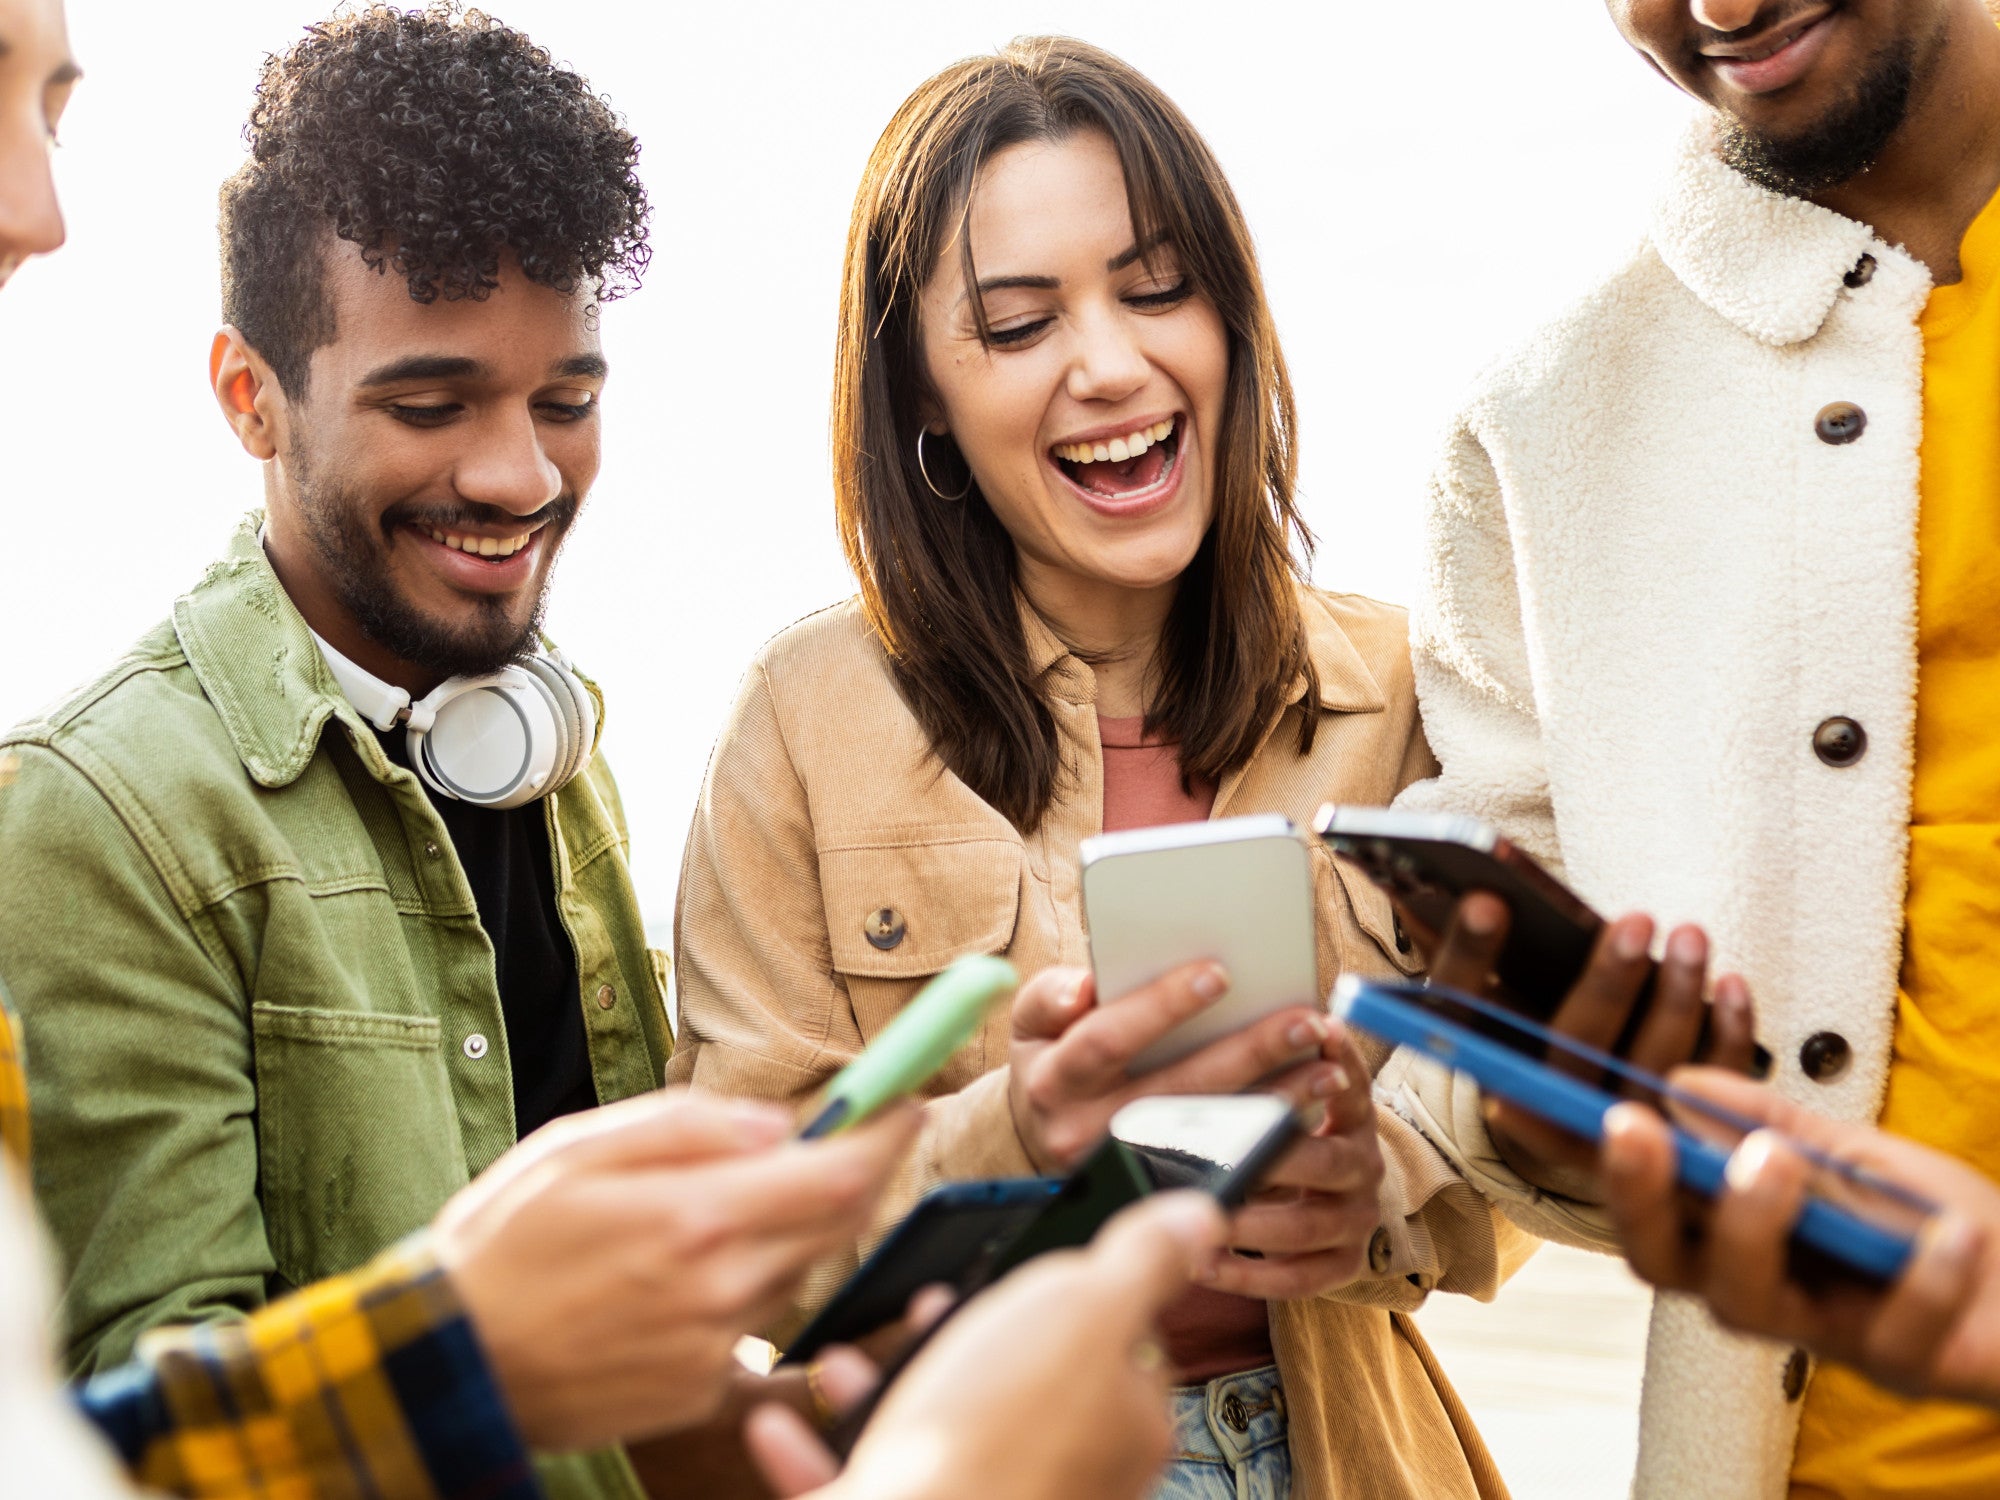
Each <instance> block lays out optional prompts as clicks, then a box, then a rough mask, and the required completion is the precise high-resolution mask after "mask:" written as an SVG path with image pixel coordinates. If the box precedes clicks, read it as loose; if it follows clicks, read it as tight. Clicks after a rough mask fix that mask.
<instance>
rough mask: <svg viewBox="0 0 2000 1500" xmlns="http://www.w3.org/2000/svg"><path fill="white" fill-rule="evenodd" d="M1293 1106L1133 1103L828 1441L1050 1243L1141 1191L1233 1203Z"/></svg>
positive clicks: (842, 1437) (1198, 1098) (1079, 1237)
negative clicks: (974, 1304) (1182, 1192)
mask: <svg viewBox="0 0 2000 1500" xmlns="http://www.w3.org/2000/svg"><path fill="white" fill-rule="evenodd" d="M1302 1125H1303V1122H1302V1121H1301V1120H1300V1118H1299V1115H1298V1112H1297V1111H1296V1110H1294V1109H1293V1108H1292V1106H1291V1103H1290V1101H1289V1100H1286V1099H1284V1098H1282V1097H1280V1096H1279V1095H1276V1094H1233V1095H1182V1096H1177V1097H1176V1096H1160V1097H1156V1098H1147V1099H1139V1100H1135V1101H1134V1102H1133V1103H1131V1104H1128V1105H1126V1106H1125V1107H1124V1108H1123V1109H1121V1110H1119V1111H1118V1113H1117V1114H1116V1115H1114V1116H1113V1117H1112V1121H1111V1133H1110V1134H1109V1135H1107V1136H1106V1137H1105V1138H1104V1140H1103V1141H1102V1142H1101V1143H1099V1145H1098V1147H1097V1149H1096V1150H1094V1151H1093V1152H1091V1154H1090V1155H1089V1156H1088V1157H1086V1158H1085V1159H1084V1161H1083V1163H1082V1165H1081V1166H1079V1167H1078V1168H1077V1169H1076V1171H1074V1172H1073V1173H1071V1174H1070V1176H1069V1177H1068V1178H1067V1179H1066V1180H1065V1181H1064V1182H1063V1185H1062V1188H1061V1190H1060V1191H1059V1192H1058V1193H1056V1195H1055V1196H1054V1198H1052V1199H1051V1200H1050V1201H1049V1203H1048V1204H1047V1206H1045V1207H1044V1208H1043V1209H1042V1211H1041V1212H1040V1213H1039V1214H1037V1215H1036V1216H1035V1218H1034V1219H1033V1220H1032V1221H1030V1222H1029V1224H1028V1225H1027V1226H1026V1227H1025V1228H1023V1229H1022V1230H1021V1232H1020V1233H1019V1234H1018V1235H1017V1236H1016V1237H1015V1238H1014V1240H1013V1242H1012V1243H1010V1244H1009V1245H1007V1246H1005V1247H1004V1248H1002V1249H1001V1250H1000V1251H999V1252H998V1253H997V1254H996V1255H994V1256H993V1257H992V1259H991V1260H990V1261H989V1262H988V1263H987V1265H986V1267H985V1269H984V1271H983V1272H982V1273H981V1275H980V1276H979V1278H978V1279H977V1280H976V1281H975V1282H973V1283H972V1284H969V1285H968V1286H966V1287H965V1289H964V1291H963V1294H962V1295H961V1296H960V1298H959V1300H958V1301H957V1302H955V1303H954V1304H953V1305H952V1307H951V1309H950V1310H949V1311H947V1312H946V1313H945V1314H944V1316H943V1317H941V1318H939V1319H938V1320H937V1322H935V1323H933V1324H932V1325H931V1326H930V1327H929V1328H927V1329H925V1330H924V1332H923V1333H922V1334H920V1335H919V1336H918V1337H917V1338H916V1339H914V1340H912V1341H911V1343H910V1344H909V1345H908V1346H907V1347H906V1348H905V1349H904V1350H903V1351H902V1352H901V1353H900V1354H898V1355H897V1356H896V1357H895V1358H894V1359H892V1360H891V1361H889V1363H888V1364H887V1365H885V1366H884V1367H883V1370H882V1378H881V1380H880V1381H879V1382H878V1383H877V1384H876V1386H875V1389H874V1390H873V1391H871V1392H870V1393H869V1395H868V1397H867V1398H866V1399H865V1400H864V1401H862V1402H861V1404H860V1405H859V1406H857V1407H856V1408H855V1409H854V1410H853V1411H851V1412H849V1413H848V1415H847V1416H846V1417H844V1418H842V1419H841V1421H840V1422H838V1423H837V1424H835V1426H834V1428H833V1430H832V1431H831V1432H829V1433H828V1434H827V1445H828V1446H829V1447H830V1448H832V1449H833V1451H834V1452H835V1453H836V1454H838V1455H839V1456H840V1457H842V1458H845V1457H846V1456H847V1454H848V1453H849V1452H850V1451H852V1449H853V1447H854V1444H855V1443H856V1442H857V1441H859V1440H860V1437H861V1432H862V1429H863V1428H865V1427H866V1426H867V1425H868V1419H869V1417H870V1416H872V1415H873V1414H874V1411H875V1407H876V1405H877V1404H878V1403H879V1402H880V1401H881V1399H882V1396H883V1394H884V1393H885V1392H887V1390H888V1389H889V1387H890V1385H892V1384H893V1383H894V1382H895V1380H896V1377H897V1376H899V1375H901V1374H902V1373H903V1371H904V1370H905V1369H906V1368H907V1367H908V1366H909V1364H910V1362H911V1361H912V1360H913V1359H915V1358H916V1357H917V1355H918V1354H919V1353H921V1352H922V1350H923V1348H924V1346H925V1345H926V1344H927V1343H929V1342H930V1340H931V1339H932V1338H934V1337H935V1336H936V1335H937V1332H938V1330H939V1329H941V1328H943V1327H944V1325H945V1324H946V1323H948V1322H950V1321H951V1318H952V1315H953V1314H954V1313H956V1312H957V1311H958V1310H959V1309H960V1308H962V1307H964V1306H965V1305H966V1304H967V1303H968V1302H970V1301H971V1300H972V1298H973V1297H974V1296H976V1295H977V1294H978V1293H979V1292H980V1291H982V1290H983V1289H984V1288H986V1287H988V1286H990V1285H992V1284H993V1283H994V1282H996V1281H998V1280H999V1279H1000V1278H1001V1277H1003V1276H1005V1275H1006V1274H1007V1273H1008V1272H1009V1271H1011V1270H1013V1269H1014V1268H1015V1267H1017V1266H1019V1265H1021V1264H1023V1263H1024V1262H1026V1261H1029V1260H1032V1259H1034V1257H1036V1256H1037V1255H1042V1254H1045V1253H1046V1252H1048V1251H1050V1250H1068V1249H1073V1248H1075V1247H1077V1246H1079V1245H1087V1244H1089V1243H1090V1240H1091V1238H1092V1237H1093V1236H1094V1235H1095V1234H1096V1233H1097V1231H1098V1230H1099V1229H1100V1228H1102V1227H1103V1225H1104V1222H1105V1220H1107V1219H1109V1218H1110V1217H1111V1216H1112V1215H1113V1214H1115V1213H1117V1212H1118V1211H1119V1210H1120V1209H1121V1208H1125V1207H1126V1206H1128V1205H1129V1204H1132V1203H1136V1202H1137V1201H1138V1200H1139V1199H1141V1198H1143V1197H1145V1196H1146V1195H1147V1194H1148V1193H1151V1192H1154V1191H1159V1190H1165V1189H1168V1188H1178V1187H1188V1188H1195V1189H1198V1190H1199V1191H1202V1192H1206V1193H1209V1194H1211V1195H1213V1196H1214V1198H1215V1200H1216V1201H1217V1202H1218V1203H1220V1204H1221V1205H1222V1206H1223V1207H1224V1208H1236V1207H1238V1206H1240V1205H1241V1204H1242V1203H1243V1201H1244V1199H1245V1198H1247V1197H1248V1196H1249V1194H1250V1193H1251V1191H1252V1190H1254V1189H1255V1187H1256V1185H1257V1183H1258V1182H1259V1181H1260V1180H1261V1178H1262V1176H1263V1174H1264V1173H1265V1172H1266V1171H1267V1170H1269V1168H1270V1166H1271V1164H1272V1163H1273V1162H1275V1161H1276V1160H1277V1158H1278V1157H1279V1155H1280V1154H1282V1153H1283V1151H1284V1149H1285V1147H1286V1146H1288V1145H1290V1144H1291V1142H1292V1140H1293V1139H1294V1138H1295V1137H1296V1136H1297V1135H1298V1133H1299V1131H1300V1129H1301V1128H1302Z"/></svg>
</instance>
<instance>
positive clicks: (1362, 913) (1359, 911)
mask: <svg viewBox="0 0 2000 1500" xmlns="http://www.w3.org/2000/svg"><path fill="white" fill-rule="evenodd" d="M1317 852H1319V853H1320V854H1321V855H1322V857H1324V859H1325V860H1326V862H1327V863H1328V864H1329V865H1331V866H1332V867H1333V870H1334V875H1335V878H1336V880H1337V881H1338V888H1339V890H1340V891H1341V893H1342V894H1344V895H1345V897H1346V900H1345V901H1344V902H1342V903H1341V905H1342V907H1343V908H1344V909H1343V910H1342V911H1341V912H1340V915H1339V919H1338V929H1339V933H1340V967H1341V972H1343V973H1355V974H1360V975H1363V976H1365V977H1370V978H1382V977H1388V978H1395V977H1397V976H1408V975H1413V974H1419V973H1422V972H1423V967H1424V956H1423V954H1421V953H1419V952H1418V951H1417V945H1416V944H1415V943H1414V942H1412V941H1411V940H1410V937H1409V935H1408V934H1407V933H1405V932H1404V931H1403V927H1402V923H1401V922H1400V921H1398V920H1397V917H1396V908H1395V907H1394V906H1393V905H1391V904H1390V901H1389V893H1388V892H1387V891H1385V890H1383V889H1382V888H1381V887H1380V886H1379V885H1377V884H1376V883H1375V882H1374V881H1372V880H1370V879H1369V878H1368V877H1367V876H1366V875H1363V874H1362V873H1361V872H1360V871H1359V870H1357V869H1356V868H1355V867H1354V866H1352V865H1350V864H1348V863H1347V862H1346V861H1345V860H1340V859H1335V858H1334V857H1333V855H1332V853H1331V852H1330V851H1326V850H1321V851H1317ZM1321 920H1325V918H1324V917H1322V918H1321Z"/></svg>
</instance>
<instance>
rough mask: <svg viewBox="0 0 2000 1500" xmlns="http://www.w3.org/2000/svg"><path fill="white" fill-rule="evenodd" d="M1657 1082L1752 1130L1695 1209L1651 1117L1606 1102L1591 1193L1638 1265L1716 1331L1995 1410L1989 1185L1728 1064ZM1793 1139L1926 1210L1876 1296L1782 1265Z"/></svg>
mask: <svg viewBox="0 0 2000 1500" xmlns="http://www.w3.org/2000/svg"><path fill="white" fill-rule="evenodd" d="M1672 1081H1673V1083H1674V1084H1675V1085H1676V1086H1677V1087H1678V1088H1680V1089H1681V1090H1683V1091H1685V1092H1686V1093H1689V1094H1692V1095H1695V1096H1697V1097H1699V1098H1702V1099H1704V1100H1706V1101H1708V1102H1709V1103H1711V1104H1714V1105H1716V1106H1718V1107H1720V1108H1722V1109H1725V1110H1727V1111H1729V1112H1730V1113H1732V1114H1733V1115H1735V1116H1737V1117H1739V1118H1742V1119H1746V1120H1750V1121H1753V1122H1755V1123H1756V1124H1758V1125H1759V1126H1760V1127H1763V1128H1761V1129H1760V1130H1759V1131H1758V1133H1757V1134H1755V1135H1752V1136H1751V1137H1749V1138H1748V1140H1747V1141H1746V1142H1745V1143H1744V1145H1742V1146H1740V1147H1739V1148H1738V1149H1737V1151H1736V1152H1735V1154H1734V1156H1733V1158H1732V1159H1731V1161H1730V1164H1729V1167H1728V1170H1727V1172H1726V1174H1725V1180H1724V1185H1723V1190H1722V1192H1721V1194H1720V1195H1719V1196H1718V1197H1717V1198H1716V1199H1715V1200H1714V1203H1713V1205H1712V1207H1710V1206H1703V1205H1696V1204H1690V1203H1689V1202H1688V1201H1687V1196H1686V1195H1685V1194H1684V1193H1682V1192H1681V1191H1680V1190H1679V1187H1678V1183H1677V1182H1676V1178H1675V1170H1674V1168H1675V1162H1674V1141H1673V1135H1672V1131H1671V1130H1670V1128H1669V1127H1668V1125H1667V1122H1666V1121H1665V1120H1664V1119H1662V1118H1661V1117H1660V1116H1659V1115H1658V1114H1656V1113H1654V1112H1653V1111H1651V1110H1647V1109H1642V1108H1638V1107H1620V1108H1618V1109H1614V1110H1612V1111H1611V1112H1610V1114H1609V1115H1608V1116H1607V1117H1606V1122H1605V1123H1606V1136H1605V1142H1604V1183H1605V1194H1606V1204H1607V1206H1608V1207H1609V1208H1610V1210H1611V1216H1612V1222H1613V1223H1614V1224H1615V1225H1616V1227H1617V1230H1618V1235H1619V1240H1620V1242H1621V1244H1622V1246H1623V1248H1624V1251H1625V1254H1626V1257H1627V1259H1628V1260H1630V1261H1631V1263H1632V1268H1633V1269H1634V1270H1635V1271H1637V1272H1638V1273H1639V1275H1641V1276H1642V1277H1644V1278H1645V1279H1646V1280H1647V1281H1649V1282H1651V1283H1652V1284H1653V1285H1655V1286H1659V1287H1663V1288H1666V1289H1668V1290H1672V1291H1682V1292H1688V1293H1691V1294H1693V1295H1695V1296H1697V1297H1700V1298H1701V1299H1702V1300H1703V1301H1704V1302H1706V1303H1707V1304H1708V1306H1709V1308H1710V1310H1711V1311H1712V1312H1713V1313H1714V1314H1715V1316H1716V1318H1717V1320H1718V1321H1720V1322H1721V1323H1723V1324H1724V1325H1725V1326H1727V1327H1730V1328H1733V1329H1736V1330H1737V1331H1739V1332H1743V1333H1754V1334H1760V1335H1762V1336H1764V1337H1766V1338H1774V1339H1781V1340H1783V1341H1784V1342H1786V1343H1788V1344H1792V1345H1795V1346H1803V1347H1805V1348H1807V1349H1810V1350H1812V1351H1813V1352H1814V1353H1816V1354H1820V1355H1824V1356H1826V1357H1828V1358H1831V1359H1835V1360H1839V1361H1840V1362H1842V1363H1844V1364H1848V1365H1851V1366H1853V1367H1854V1368H1856V1369H1858V1370H1860V1371H1861V1372H1862V1373H1863V1374H1865V1375H1867V1376H1868V1377H1869V1378H1870V1379H1872V1380H1874V1381H1876V1382H1878V1383H1879V1384H1882V1385H1886V1386H1888V1387H1890V1388H1891V1389H1894V1390H1898V1391H1902V1392H1905V1393H1906V1394H1909V1395H1913V1396H1914V1395H1923V1396H1933V1397H1943V1398H1949V1399H1953V1400H1960V1401H1978V1402H1983V1403H1984V1404H1986V1405H1988V1406H1995V1407H2000V1185H1996V1184H1995V1183H1993V1182H1992V1181H1991V1180H1990V1179H1988V1178H1987V1177H1985V1176H1983V1175H1982V1174H1981V1173H1979V1172H1978V1171H1976V1170H1974V1169H1973V1168H1971V1167H1969V1166H1967V1165H1966V1164H1965V1163H1964V1162H1961V1161H1958V1160H1956V1159H1954V1158H1952V1157H1949V1156H1946V1155H1944V1154H1943V1153H1941V1152H1936V1151H1932V1150H1930V1149H1928V1148H1926V1147H1923V1146H1919V1145H1917V1144H1916V1143H1915V1142H1913V1141H1905V1140H1898V1139H1896V1138H1895V1137H1893V1136H1889V1135H1885V1134H1884V1133H1883V1132H1881V1131H1879V1130H1876V1129H1874V1128H1872V1127H1870V1126H1866V1125H1848V1124H1841V1123H1837V1122H1835V1121H1832V1120H1828V1119H1826V1118H1824V1117H1822V1116H1820V1115H1816V1114H1814V1113H1812V1112H1811V1111H1810V1110H1806V1109H1803V1108H1801V1107H1800V1106H1798V1105H1796V1104H1793V1103H1791V1102H1790V1101H1788V1100H1786V1099H1783V1098H1780V1097H1779V1096H1778V1095H1776V1094H1774V1093H1772V1092H1771V1091H1770V1090H1769V1089H1766V1088H1763V1087H1760V1086H1758V1085H1756V1084H1753V1083H1750V1082H1748V1081H1746V1080H1743V1079H1740V1078H1736V1077H1733V1076H1732V1075H1730V1074H1727V1073H1718V1072H1714V1071H1712V1070H1708V1069H1699V1068H1695V1069H1687V1070H1684V1071H1683V1072H1681V1073H1677V1074H1675V1075H1674V1077H1673V1080H1672ZM1792 1142H1797V1143H1799V1144H1800V1145H1801V1146H1803V1147H1804V1148H1805V1149H1806V1150H1810V1151H1812V1152H1813V1153H1815V1154H1816V1155H1817V1156H1819V1157H1821V1158H1822V1159H1823V1158H1828V1157H1831V1158H1836V1159H1838V1160H1840V1161H1843V1162H1847V1163H1851V1164H1853V1165H1854V1166H1855V1167H1857V1168H1860V1169H1862V1170H1864V1171H1866V1172H1867V1173H1868V1174H1870V1175H1871V1176H1872V1177H1874V1178H1877V1179H1881V1180H1885V1181H1889V1182H1893V1183H1895V1184H1897V1185H1898V1186H1899V1187H1901V1188H1902V1189H1904V1190H1906V1191H1908V1192H1910V1193H1912V1194H1915V1195H1920V1196H1921V1197H1922V1198H1925V1199H1928V1200H1929V1201H1931V1202H1933V1203H1936V1204H1938V1205H1940V1206H1941V1209H1942V1211H1941V1212H1940V1213H1939V1214H1937V1215H1936V1216H1935V1217H1934V1218H1932V1219H1931V1220H1930V1221H1929V1222H1928V1223H1927V1224H1925V1225H1924V1226H1922V1227H1921V1228H1920V1229H1919V1230H1918V1232H1917V1233H1916V1236H1915V1250H1914V1253H1913V1255H1912V1257H1911V1259H1910V1262H1909V1264H1908V1266H1907V1267H1906V1268H1905V1269H1904V1271H1903V1273H1902V1274H1901V1276H1900V1277H1898V1278H1897V1279H1896V1281H1895V1282H1894V1284H1893V1285H1891V1286H1890V1287H1889V1288H1888V1289H1887V1290H1886V1291H1885V1290H1880V1289H1877V1288H1874V1287H1870V1286H1867V1285H1863V1284H1859V1283H1856V1282H1854V1281H1851V1280H1845V1279H1828V1278H1826V1277H1810V1278H1808V1279H1806V1280H1803V1281H1802V1280H1801V1279H1799V1278H1798V1277H1797V1276H1796V1274H1795V1270H1796V1267H1795V1264H1794V1257H1793V1255H1792V1253H1791V1248H1790V1247H1791V1236H1792V1233H1793V1229H1794V1226H1795V1225H1796V1224H1797V1223H1798V1221H1799V1217H1800V1214H1801V1212H1802V1211H1803V1208H1804V1205H1805V1204H1806V1202H1807V1201H1808V1200H1809V1198H1810V1196H1811V1194H1812V1191H1813V1189H1814V1185H1815V1178H1816V1177H1819V1176H1821V1175H1822V1174H1820V1173H1819V1171H1818V1168H1817V1167H1816V1165H1815V1163H1814V1162H1813V1161H1812V1160H1810V1159H1808V1158H1807V1157H1806V1156H1804V1155H1803V1154H1801V1151H1800V1150H1799V1149H1798V1148H1797V1147H1795V1146H1793V1145H1792V1144H1790V1143H1792Z"/></svg>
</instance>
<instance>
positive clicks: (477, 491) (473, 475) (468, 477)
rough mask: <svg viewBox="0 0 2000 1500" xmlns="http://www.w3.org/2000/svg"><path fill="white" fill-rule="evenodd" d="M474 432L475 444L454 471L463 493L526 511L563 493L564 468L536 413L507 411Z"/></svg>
mask: <svg viewBox="0 0 2000 1500" xmlns="http://www.w3.org/2000/svg"><path fill="white" fill-rule="evenodd" d="M471 436H472V438H473V443H472V447H471V450H470V451H469V452H468V453H467V454H466V455H465V456H464V457H463V458H461V459H460V460H459V462H458V465H457V468H456V470H455V471H454V473H453V476H452V479H453V484H454V487H455V488H456V489H457V491H458V493H459V496H460V498H462V499H465V500H471V501H474V502H476V503H478V504H481V505H491V506H494V507H496V508H497V509H500V510H504V511H508V512H510V513H512V514H514V515H517V516H527V515H533V514H534V513H535V512H536V511H538V510H540V509H541V508H542V507H543V506H545V505H547V504H548V503H549V502H550V501H552V500H554V499H556V498H557V497H558V496H559V495H561V494H562V491H563V476H562V470H560V469H558V468H557V467H556V466H555V464H554V463H553V462H552V461H551V460H550V458H549V455H548V450H547V449H546V448H544V447H543V446H542V438H541V433H540V432H539V431H538V430H537V429H536V425H535V418H534V415H533V413H531V412H529V411H527V410H525V409H524V410H520V411H515V412H509V413H506V414H505V415H504V416H500V417H496V418H495V419H494V420H493V421H491V422H483V423H481V424H479V427H478V428H477V429H476V430H475V431H474V432H473V433H472V434H471Z"/></svg>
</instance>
